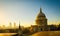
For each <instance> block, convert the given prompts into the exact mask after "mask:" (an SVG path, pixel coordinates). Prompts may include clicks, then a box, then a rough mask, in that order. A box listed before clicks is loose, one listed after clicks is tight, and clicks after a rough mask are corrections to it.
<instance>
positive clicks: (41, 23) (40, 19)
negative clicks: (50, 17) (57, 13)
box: [36, 8, 47, 31]
mask: <svg viewBox="0 0 60 36" xmlns="http://www.w3.org/2000/svg"><path fill="white" fill-rule="evenodd" d="M36 24H37V26H38V27H40V29H41V30H42V31H44V30H46V29H47V18H46V16H45V14H44V13H43V12H42V8H40V12H39V13H38V15H37V17H36Z"/></svg>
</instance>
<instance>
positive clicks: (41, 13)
mask: <svg viewBox="0 0 60 36" xmlns="http://www.w3.org/2000/svg"><path fill="white" fill-rule="evenodd" d="M40 17H46V16H45V14H44V13H43V12H42V9H41V8H40V12H39V14H38V15H37V18H40Z"/></svg>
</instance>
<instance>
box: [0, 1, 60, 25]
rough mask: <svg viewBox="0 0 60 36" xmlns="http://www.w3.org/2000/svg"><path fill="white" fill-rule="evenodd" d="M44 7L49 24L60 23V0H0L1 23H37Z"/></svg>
mask: <svg viewBox="0 0 60 36" xmlns="http://www.w3.org/2000/svg"><path fill="white" fill-rule="evenodd" d="M40 7H42V9H43V10H42V11H43V13H45V15H46V17H47V19H48V24H55V23H56V24H58V23H60V0H2V1H1V0H0V25H3V24H6V25H9V22H11V23H12V24H13V23H14V22H16V23H17V25H18V23H19V21H20V23H21V25H25V26H29V25H31V24H35V19H36V16H37V14H38V13H39V11H40Z"/></svg>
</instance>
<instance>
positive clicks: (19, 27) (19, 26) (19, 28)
mask: <svg viewBox="0 0 60 36" xmlns="http://www.w3.org/2000/svg"><path fill="white" fill-rule="evenodd" d="M19 30H21V27H20V21H19Z"/></svg>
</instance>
